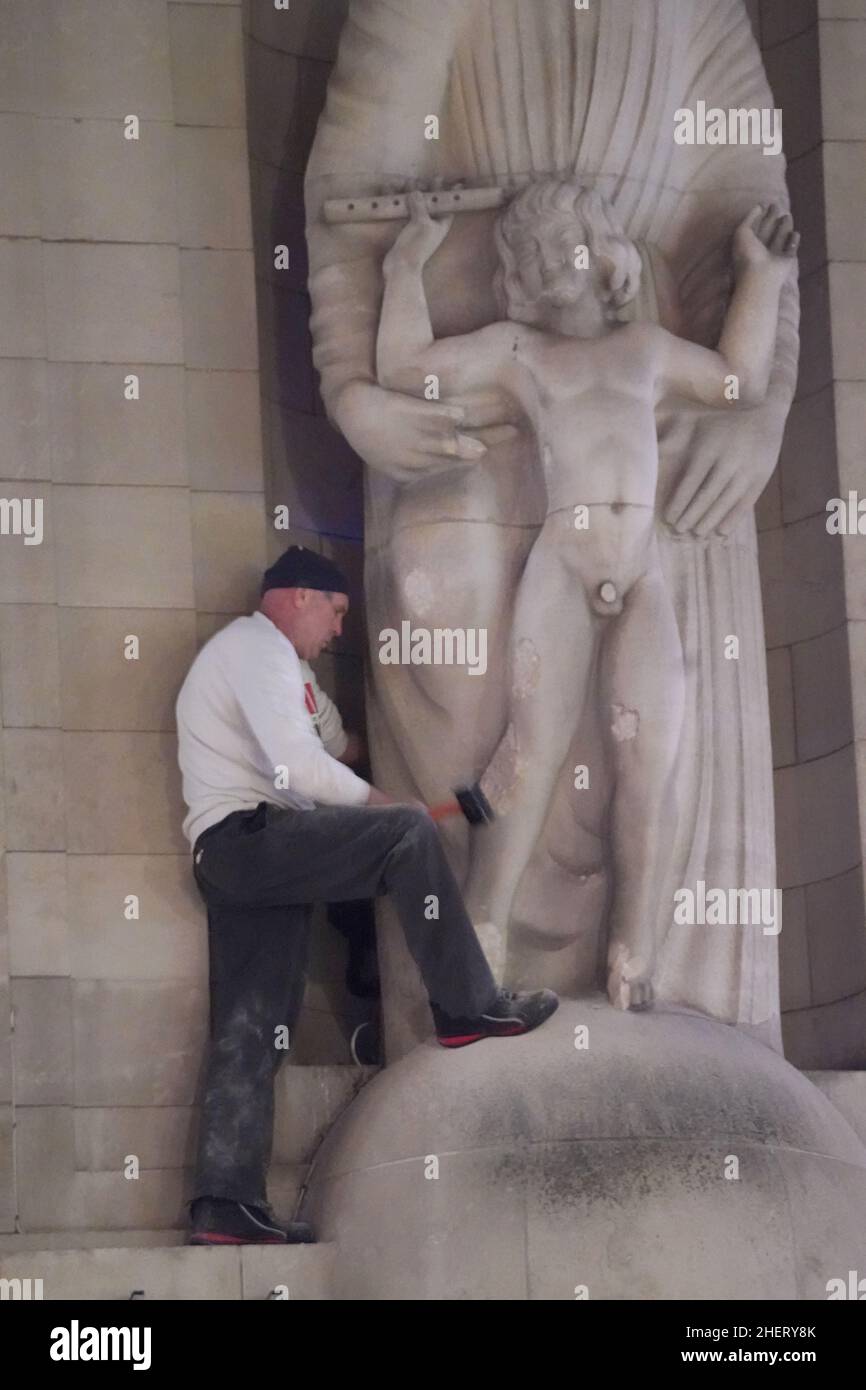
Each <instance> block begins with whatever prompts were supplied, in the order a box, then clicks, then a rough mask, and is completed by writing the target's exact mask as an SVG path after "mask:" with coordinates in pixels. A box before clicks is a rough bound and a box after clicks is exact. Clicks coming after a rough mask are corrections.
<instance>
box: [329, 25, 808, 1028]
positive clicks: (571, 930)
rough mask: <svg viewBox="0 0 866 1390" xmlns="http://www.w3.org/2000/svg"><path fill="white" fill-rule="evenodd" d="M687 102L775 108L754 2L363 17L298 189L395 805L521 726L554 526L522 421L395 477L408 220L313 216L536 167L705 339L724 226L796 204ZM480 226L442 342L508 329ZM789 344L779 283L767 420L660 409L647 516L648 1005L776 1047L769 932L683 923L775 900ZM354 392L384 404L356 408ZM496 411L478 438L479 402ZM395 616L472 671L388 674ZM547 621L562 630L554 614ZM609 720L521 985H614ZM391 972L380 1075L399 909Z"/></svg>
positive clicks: (558, 799) (723, 265) (569, 815)
mask: <svg viewBox="0 0 866 1390" xmlns="http://www.w3.org/2000/svg"><path fill="white" fill-rule="evenodd" d="M699 100H702V101H705V102H706V103H707V105H708V106H717V107H722V108H723V109H725V110H728V109H729V108H733V107H737V108H741V107H757V108H767V107H769V108H772V107H773V104H774V103H773V100H772V97H771V95H770V92H769V89H768V85H767V81H766V78H765V75H764V71H763V67H762V64H761V59H760V55H759V52H758V49H757V46H756V44H755V41H754V38H753V35H752V31H751V28H750V25H749V21H748V17H747V15H746V11H745V8H744V5H743V3H742V0H640V2H639V3H634V0H591V3H590V6H589V9H588V10H577V9H575V8H574V6H573V5H572V4H571V3H570V0H435V3H429V2H428V0H353V3H352V5H351V9H350V12H349V17H348V20H347V23H346V26H345V29H344V33H343V37H342V41H341V46H340V51H339V57H338V62H337V66H336V69H335V71H334V74H333V77H332V80H331V84H330V88H329V92H328V101H327V106H326V109H325V112H324V114H323V116H322V119H321V122H320V125H319V130H318V134H317V137H316V142H315V146H314V149H313V153H312V157H311V160H310V165H309V169H308V175H307V186H306V195H307V219H308V241H309V247H310V265H311V276H310V289H311V294H312V299H313V320H312V327H313V337H314V346H315V362H316V365H317V367H318V369H319V372H320V373H321V378H322V391H323V397H324V400H325V403H326V406H327V408H328V411H329V414H330V416H331V418H332V420H333V421H334V423H335V424H336V425H337V426H338V428H340V429H341V430H342V431H343V432H344V433H345V434H346V436H347V438H348V439H349V441H350V443H351V444H352V445H353V446H354V447H355V448H356V449H357V451H358V452H359V453H360V454H361V455H362V457H364V458H365V460H366V462H367V464H368V467H367V469H366V590H367V619H368V626H369V632H370V653H369V657H370V659H369V687H368V714H369V721H370V731H371V740H372V749H373V761H374V772H375V775H376V779H377V781H378V783H379V785H382V786H384V787H386V788H387V789H388V790H391V791H394V792H398V793H406V794H410V795H413V796H420V797H423V798H424V799H426V800H428V801H432V800H438V799H442V797H443V796H444V795H446V794H447V792H448V789H449V787H450V786H452V785H457V784H460V783H466V782H470V781H472V780H474V778H476V777H478V776H479V775H481V774H482V773H483V772H484V770H485V768H486V766H487V763H488V761H489V759H490V756H491V754H492V752H493V750H494V749H495V747H496V746H497V743H498V742H499V739H500V737H501V735H502V733H503V730H504V728H505V725H506V722H507V707H508V696H509V692H508V689H507V686H508V680H507V669H508V668H507V644H508V634H509V617H510V613H511V610H512V604H513V598H514V593H515V588H516V585H517V582H518V580H519V578H520V574H521V571H522V568H523V566H524V564H525V561H526V557H527V554H528V553H529V550H530V548H531V546H532V543H533V540H534V537H535V535H536V534H537V531H538V527H539V525H540V523H541V521H542V519H543V516H544V494H543V482H542V477H541V468H540V466H539V461H538V459H537V456H536V449H535V445H534V442H533V440H532V437H531V435H530V433H529V432H527V431H525V430H524V431H521V432H520V433H519V434H518V435H517V436H516V437H512V438H511V439H509V440H506V441H504V442H502V443H500V444H498V445H496V446H495V447H492V448H491V449H490V450H489V452H488V454H487V455H486V456H485V457H484V459H483V460H482V461H481V462H480V463H476V464H473V465H468V466H462V467H459V468H453V467H452V468H450V469H448V470H444V471H443V470H438V471H436V470H433V469H431V470H430V471H428V472H424V471H418V472H416V473H414V474H412V475H410V474H409V472H408V471H407V468H406V467H403V466H402V465H403V464H404V462H406V460H407V459H408V455H409V453H410V452H411V445H412V443H413V440H412V426H411V425H410V424H408V423H407V421H406V418H405V417H404V415H403V414H401V413H400V412H401V409H404V408H405V406H404V400H403V398H400V397H394V398H393V399H390V398H386V397H385V395H384V393H383V395H382V396H381V397H377V396H374V395H372V394H371V393H372V392H373V390H374V386H373V384H374V383H375V361H374V345H375V337H376V330H377V325H378V314H379V306H380V303H381V294H382V279H381V259H382V256H383V254H384V252H385V251H386V250H387V248H388V247H389V246H390V244H391V243H392V242H393V239H394V236H395V233H396V230H397V226H398V225H399V224H396V225H395V224H393V223H391V224H351V225H340V226H329V225H326V224H325V223H324V221H323V220H322V216H321V206H322V203H323V201H324V200H325V199H326V198H329V197H349V196H361V195H364V194H373V193H379V192H381V191H382V190H383V189H387V188H401V189H402V188H406V187H409V186H413V185H415V184H416V183H417V185H419V186H424V187H429V186H430V185H431V184H432V182H433V181H434V180H435V179H437V178H440V179H442V180H444V181H446V182H451V181H458V180H462V181H463V182H464V183H466V184H467V185H470V186H471V185H479V186H480V185H490V184H501V185H506V186H511V185H513V184H519V183H520V182H521V181H525V179H526V178H528V177H531V176H533V175H539V174H546V173H552V172H567V173H569V174H573V173H576V174H578V175H579V176H580V177H581V178H583V179H586V180H587V181H595V182H596V183H597V184H598V185H599V186H600V187H602V189H603V190H604V192H605V193H606V194H607V195H608V196H609V197H610V198H611V199H612V200H613V202H614V204H615V206H616V209H617V213H618V215H619V218H620V220H621V221H622V223H623V225H624V226H625V229H626V230H627V232H628V233H629V234H630V236H631V237H632V238H633V239H634V240H635V241H636V242H637V243H638V245H639V247H640V249H641V254H642V256H643V259H644V270H645V274H644V290H643V298H642V301H641V303H640V304H639V306H638V310H637V312H638V314H639V315H640V316H642V317H647V318H655V319H658V320H659V321H661V322H663V323H665V325H666V326H668V327H670V328H675V329H677V331H679V332H681V333H682V334H683V335H684V336H687V337H690V338H692V339H693V340H695V341H697V342H701V343H704V344H706V345H712V346H714V345H715V343H716V342H717V340H718V333H719V327H720V323H721V318H722V314H723V311H724V308H725V304H726V297H727V294H728V292H729V287H730V281H729V260H730V239H731V234H732V232H733V229H734V227H735V226H736V224H737V223H738V222H739V221H740V220H741V219H742V217H743V216H744V215H745V214H746V213H747V212H748V211H749V209H750V208H751V207H752V206H754V204H755V203H758V202H770V201H773V200H775V201H778V202H779V203H781V204H782V205H783V206H787V194H786V189H785V179H784V160H783V158H782V156H780V155H779V156H772V155H765V154H764V153H763V152H762V149H761V147H759V146H707V145H693V146H688V145H678V144H677V143H676V142H675V140H674V129H675V118H674V113H675V111H676V110H677V109H678V108H683V107H690V108H692V109H694V107H695V106H696V103H697V102H698V101H699ZM430 115H436V116H437V117H438V120H439V132H438V134H439V138H438V139H428V138H427V134H429V133H430V124H429V122H428V121H427V117H429V116H430ZM493 216H494V214H492V213H473V214H465V215H463V216H461V217H459V218H457V219H456V220H455V226H454V229H453V230H452V232H451V234H450V235H449V236H448V238H447V239H446V241H445V243H444V245H443V247H442V248H441V250H440V251H439V252H438V253H437V254H436V256H435V258H434V260H433V262H432V263H431V265H430V266H429V267H428V272H427V275H426V286H427V295H428V300H429V303H430V306H431V314H432V317H433V324H434V329H435V332H436V334H437V336H441V335H445V334H450V333H461V332H466V331H470V330H472V329H475V328H478V327H481V326H482V325H484V324H485V323H489V322H492V321H493V320H495V319H496V318H498V317H499V315H498V313H497V308H496V304H495V300H494V297H493V292H492V280H493V273H494V270H495V249H494V241H493V235H492V225H493ZM797 324H798V298H797V290H796V286H795V284H794V283H793V281H792V282H791V283H790V284H789V287H788V288H787V289H786V291H785V296H784V299H783V303H782V313H781V324H780V331H779V338H778V344H777V352H776V364H775V369H774V374H773V378H772V383H771V388H770V393H769V396H768V399H767V403H766V405H764V406H762V407H759V408H758V409H755V410H752V411H748V412H738V413H736V414H733V413H731V414H728V413H727V412H716V413H713V412H708V411H703V410H700V409H695V408H692V407H691V406H689V405H687V404H683V405H682V406H681V407H677V406H676V403H672V404H671V405H670V406H669V407H667V408H666V409H665V410H664V411H663V412H660V414H659V418H658V430H659V439H660V452H661V473H660V484H659V493H658V508H657V515H658V526H659V535H660V542H661V546H662V555H663V564H664V568H665V575H666V579H667V582H668V584H669V587H670V592H671V595H672V598H673V601H674V605H675V609H676V614H677V619H678V623H679V626H680V632H681V637H682V643H683V648H684V653H685V660H686V680H687V699H686V714H685V722H684V727H683V733H682V738H681V743H680V751H679V757H678V764H677V773H676V802H675V804H674V803H673V802H672V805H671V812H670V815H671V822H670V826H669V837H670V847H671V864H670V873H669V881H667V882H665V883H660V884H659V891H658V896H657V903H658V921H657V924H656V926H657V935H658V939H659V942H660V959H659V969H658V973H657V976H656V991H657V997H658V998H659V999H660V1000H661V1002H662V1005H663V1006H664V1005H670V1006H676V1007H684V1008H691V1009H695V1010H698V1011H701V1012H703V1013H706V1014H709V1015H712V1016H713V1017H715V1018H717V1019H721V1020H723V1021H726V1022H729V1023H732V1024H736V1025H738V1026H740V1027H742V1028H744V1029H748V1030H749V1031H752V1032H753V1033H755V1034H756V1035H758V1036H759V1037H761V1038H763V1040H764V1041H765V1042H767V1044H768V1045H770V1046H771V1047H775V1048H780V1046H781V1043H780V1033H779V993H778V960H777V947H778V940H777V937H776V936H774V935H772V934H771V933H769V932H767V931H764V930H763V929H762V926H761V925H755V926H743V925H741V926H729V927H720V926H715V927H713V926H707V925H700V924H699V925H695V926H681V925H678V924H676V923H675V922H674V897H673V894H674V890H675V889H676V888H677V887H687V888H688V887H691V888H693V889H694V888H695V885H696V884H697V883H698V881H703V882H704V883H705V884H706V885H708V886H715V887H721V888H724V889H729V888H738V887H741V888H759V889H766V888H771V887H774V886H775V852H774V818H773V791H772V765H771V752H770V730H769V713H768V698H767V682H766V658H765V651H764V633H763V621H762V612H761V596H760V581H759V575H758V566H757V546H756V534H755V523H754V516H753V511H752V508H753V505H754V502H755V500H756V498H757V496H758V495H759V493H760V491H761V490H762V488H763V486H764V484H765V483H766V481H767V480H768V478H769V476H770V474H771V472H772V470H773V468H774V466H775V463H776V460H777V457H778V452H779V446H780V443H781V437H782V432H783V428H784V421H785V416H786V414H787V410H788V407H789V404H790V400H791V397H792V394H793V389H794V381H795V375H796V362H797ZM358 383H370V384H371V385H370V386H369V387H368V394H369V399H367V398H365V397H364V393H363V392H359V391H358V387H357V384H358ZM376 389H378V388H376ZM359 400H360V401H361V404H360V405H359ZM488 406H489V418H491V419H492V418H493V417H494V416H495V414H496V410H495V403H493V404H492V405H491V404H490V403H488ZM374 407H375V408H374ZM473 408H474V409H476V410H477V411H479V412H480V413H479V414H478V415H477V418H478V420H479V421H482V420H485V419H487V418H488V415H485V413H484V411H485V407H484V404H483V403H478V402H476V403H474V406H473ZM471 418H472V412H471V410H470V420H471ZM415 442H416V443H417V441H415ZM418 449H422V446H421V445H420V444H418ZM401 451H402V454H403V455H404V456H405V458H404V457H401ZM416 452H417V451H416ZM407 479H408V480H407ZM717 498H720V500H719V502H718V505H714V503H715V501H716V499H717ZM692 502H694V506H689V507H687V506H686V504H687V503H688V504H690V503H692ZM735 503H739V504H740V505H741V508H742V510H741V512H740V514H739V515H738V517H737V519H736V524H735V525H734V526H733V528H732V529H731V530H730V531H729V534H727V535H720V534H718V533H717V531H716V529H715V528H716V526H717V524H718V523H719V522H720V521H721V520H722V519H723V518H724V517H725V516H726V515H727V514H728V513H729V512H730V509H731V508H732V507H733V506H734V504H735ZM683 513H685V515H684V516H683V520H684V522H685V523H686V526H685V529H684V530H680V531H678V530H675V529H673V528H672V526H670V525H669V524H668V520H669V519H670V517H671V516H674V515H682V514H683ZM702 523H705V524H702ZM403 619H410V620H411V621H412V623H413V624H414V625H424V626H427V627H433V626H441V627H452V628H453V627H474V628H478V627H486V628H487V630H488V641H489V656H488V668H487V672H486V674H485V675H484V676H483V677H481V676H479V677H474V678H467V673H466V672H465V670H459V669H457V668H450V667H425V668H420V667H417V666H406V667H400V666H383V665H381V664H380V663H379V662H378V659H377V658H378V649H379V643H378V634H379V632H380V631H381V630H382V629H384V628H389V627H398V628H399V625H400V621H401V620H403ZM541 620H542V621H549V622H550V623H560V622H566V621H567V620H568V615H567V614H557V613H549V614H547V615H542V617H541ZM731 636H735V637H737V638H738V640H739V654H738V659H731V644H730V643H728V642H727V640H726V639H728V638H729V637H731ZM575 718H576V716H575ZM602 725H603V721H602V719H601V711H600V710H599V709H594V710H593V711H592V712H591V714H590V715H589V716H588V717H587V718H585V719H584V720H583V721H582V723H581V725H580V727H576V728H575V730H574V740H573V744H572V748H571V751H570V754H569V757H568V759H567V760H566V764H565V766H564V768H563V771H562V773H561V775H560V777H559V779H558V783H557V791H556V793H555V795H554V797H553V799H552V801H551V805H550V807H549V811H548V814H547V819H546V824H545V828H544V831H543V833H542V835H541V836H540V838H539V840H538V842H537V844H536V845H535V846H534V847H532V853H531V857H530V858H529V863H528V867H527V869H526V871H525V873H524V876H523V880H522V883H521V885H520V888H519V890H518V893H517V897H516V899H515V903H514V908H513V914H512V919H511V922H510V924H509V930H508V952H507V957H506V958H505V959H504V960H503V961H501V962H497V966H498V967H500V968H501V970H502V972H503V975H504V978H505V982H506V983H507V984H509V985H511V986H515V985H516V986H526V985H529V984H534V985H541V984H550V985H552V986H554V987H556V988H558V989H560V990H561V991H562V992H564V993H566V994H577V993H581V992H586V991H588V990H591V989H592V988H594V987H595V986H596V984H597V982H598V980H599V978H600V977H599V975H598V969H599V962H600V961H601V960H603V958H604V954H603V953H604V919H605V908H606V903H607V898H608V890H609V873H610V862H609V852H608V836H607V816H608V810H609V802H610V795H611V784H610V782H611V779H610V765H609V759H606V757H605V730H604V728H603V727H602ZM578 765H585V766H586V767H588V768H589V769H590V770H591V774H592V775H591V778H590V787H589V789H588V790H581V791H576V790H575V785H574V778H573V776H572V773H573V770H574V768H575V767H576V766H578ZM446 833H447V834H448V836H449V845H450V849H451V851H452V854H453V862H454V865H455V868H456V870H457V872H458V873H459V874H465V872H466V867H467V863H468V856H469V855H470V854H471V834H472V833H476V832H471V831H470V830H469V829H468V827H466V826H463V825H458V824H456V823H455V824H454V825H453V826H452V827H451V828H450V829H448V830H447V832H446ZM477 833H483V832H477ZM380 952H381V957H382V965H383V975H384V984H385V993H386V1003H387V1006H388V1015H387V1017H388V1025H389V1034H388V1041H389V1055H390V1056H394V1055H396V1054H397V1053H399V1052H400V1051H402V1050H404V1049H405V1048H406V1047H408V1046H409V1045H410V1044H411V1043H412V1042H413V1041H414V1040H415V1039H417V1037H419V1036H421V1035H422V1034H423V1032H425V1031H426V1027H425V1023H426V1020H427V1017H428V1016H427V1014H426V1011H425V1010H423V1009H422V1008H421V1007H420V1005H421V1003H422V1002H423V994H422V993H421V991H420V987H419V982H418V977H417V972H416V971H415V969H414V966H413V964H412V962H411V960H410V959H409V957H408V954H407V952H406V950H405V947H404V946H403V944H402V941H401V939H400V937H399V933H398V932H397V931H396V929H395V924H394V923H393V921H391V920H390V919H389V918H388V917H387V914H386V916H385V920H384V922H383V929H382V934H381V947H380Z"/></svg>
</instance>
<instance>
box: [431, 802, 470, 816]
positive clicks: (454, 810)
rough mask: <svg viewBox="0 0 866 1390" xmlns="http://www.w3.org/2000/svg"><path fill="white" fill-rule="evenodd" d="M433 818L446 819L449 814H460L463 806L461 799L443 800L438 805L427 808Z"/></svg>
mask: <svg viewBox="0 0 866 1390" xmlns="http://www.w3.org/2000/svg"><path fill="white" fill-rule="evenodd" d="M427 810H428V812H429V815H430V819H431V820H445V819H446V818H447V817H448V816H459V815H462V813H463V808H462V806H461V805H460V802H459V801H443V802H441V803H440V804H439V805H438V806H428V808H427Z"/></svg>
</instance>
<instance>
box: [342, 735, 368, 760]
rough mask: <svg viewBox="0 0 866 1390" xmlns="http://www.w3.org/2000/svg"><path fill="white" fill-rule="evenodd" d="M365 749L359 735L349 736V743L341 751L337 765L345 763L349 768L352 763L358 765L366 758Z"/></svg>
mask: <svg viewBox="0 0 866 1390" xmlns="http://www.w3.org/2000/svg"><path fill="white" fill-rule="evenodd" d="M366 756H367V749H366V746H365V744H364V740H363V739H362V738H361V735H360V734H349V742H348V743H347V744H346V747H345V748H344V749H343V752H342V754H341V756H340V757H339V758H338V759H337V762H339V763H346V764H347V765H348V766H349V767H351V766H352V765H353V764H354V763H359V762H361V761H362V759H364V758H366Z"/></svg>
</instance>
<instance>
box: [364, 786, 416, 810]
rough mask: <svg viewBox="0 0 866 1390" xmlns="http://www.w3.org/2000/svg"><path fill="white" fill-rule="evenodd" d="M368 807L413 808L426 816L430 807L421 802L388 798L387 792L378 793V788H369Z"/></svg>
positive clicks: (393, 797)
mask: <svg viewBox="0 0 866 1390" xmlns="http://www.w3.org/2000/svg"><path fill="white" fill-rule="evenodd" d="M367 805H368V806H414V807H415V808H416V810H418V811H424V812H426V813H427V814H428V815H429V813H430V807H429V806H427V805H426V804H425V803H424V802H423V801H406V800H402V801H401V800H400V798H399V797H395V796H388V794H387V792H380V791H379V788H378V787H371V788H370V795H369V796H368V797H367Z"/></svg>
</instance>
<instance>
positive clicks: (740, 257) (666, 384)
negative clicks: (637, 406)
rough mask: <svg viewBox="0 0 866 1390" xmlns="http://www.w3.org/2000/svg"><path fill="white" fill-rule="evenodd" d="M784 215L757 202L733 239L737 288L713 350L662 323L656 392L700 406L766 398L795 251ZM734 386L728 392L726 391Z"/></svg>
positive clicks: (656, 333) (655, 331)
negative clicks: (666, 328)
mask: <svg viewBox="0 0 866 1390" xmlns="http://www.w3.org/2000/svg"><path fill="white" fill-rule="evenodd" d="M798 246H799V237H798V235H797V233H796V232H795V231H794V230H793V225H792V222H791V218H790V215H788V214H787V213H785V214H783V213H781V212H780V211H779V209H777V208H773V207H771V208H768V209H764V208H761V207H757V208H755V209H754V210H753V212H752V213H750V215H749V217H747V218H746V219H745V221H744V222H743V223H742V225H741V226H740V227H739V228H738V230H737V233H736V236H735V238H734V261H735V266H736V277H737V282H736V289H735V290H734V294H733V296H732V298H731V303H730V305H729V307H728V312H727V314H726V316H725V323H724V327H723V329H722V335H721V339H720V341H719V346H718V349H717V350H716V351H715V352H712V351H710V350H709V349H708V348H704V347H700V346H698V345H697V344H695V343H690V342H687V341H686V340H685V339H683V338H678V337H676V336H674V335H673V334H672V333H668V332H666V331H665V330H664V329H661V328H654V329H652V330H650V331H651V332H652V333H653V341H654V343H656V344H657V345H658V354H657V373H656V378H657V383H658V394H659V396H662V395H665V394H667V393H668V392H673V393H674V394H676V395H680V396H685V397H686V398H688V399H690V400H693V401H696V402H699V403H701V404H703V405H710V406H717V407H721V406H725V405H728V404H737V403H739V404H740V405H748V406H752V405H759V404H761V403H762V402H763V401H764V400H765V399H766V396H767V390H768V387H769V383H770V376H771V373H772V370H773V358H774V351H775V346H776V336H777V332H778V323H779V300H780V298H781V294H782V290H783V288H784V285H785V281H786V280H787V279H788V275H789V272H790V269H791V265H792V262H793V258H794V257H795V256H796V254H797V248H798ZM731 387H735V390H733V391H732V390H731V389H730V388H731Z"/></svg>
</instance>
